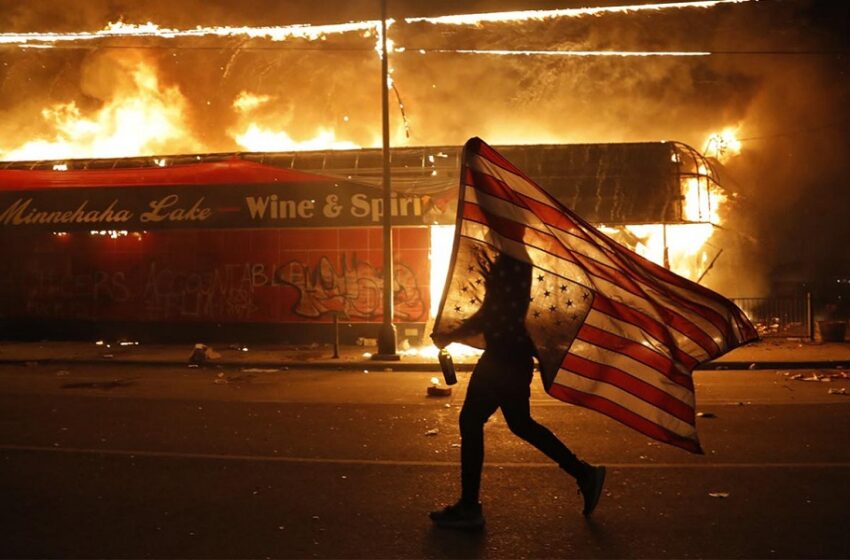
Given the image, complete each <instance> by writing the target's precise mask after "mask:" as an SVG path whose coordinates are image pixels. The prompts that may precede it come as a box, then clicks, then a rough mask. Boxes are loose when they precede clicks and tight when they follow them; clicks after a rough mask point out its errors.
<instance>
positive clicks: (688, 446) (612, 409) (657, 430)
mask: <svg viewBox="0 0 850 560" xmlns="http://www.w3.org/2000/svg"><path fill="white" fill-rule="evenodd" d="M549 393H550V394H551V395H552V396H553V397H556V398H558V399H560V400H562V401H564V402H568V403H573V404H577V405H579V406H583V407H585V408H590V409H592V410H598V411H599V412H602V413H603V414H605V415H606V416H609V417H611V418H613V419H614V420H617V421H618V422H620V423H622V424H625V425H626V426H628V427H630V428H632V429H635V430H637V431H639V432H641V433H643V434H646V435H647V436H649V437H651V438H654V439H657V440H658V441H663V442H664V443H669V444H670V445H675V446H676V447H681V448H682V449H685V450H687V451H690V452H691V453H700V454H701V453H702V448H701V447H700V445H699V442H698V441H697V440H696V437H695V436H694V437H693V438H689V437H685V436H680V435H678V434H675V433H673V432H671V431H670V430H666V429H664V428H662V427H661V426H659V425H658V424H655V423H653V422H651V421H649V420H647V419H646V418H643V417H642V416H639V415H638V414H635V413H634V412H632V411H631V410H629V409H628V408H625V407H624V406H622V405H621V404H618V403H616V402H613V401H610V400H608V399H605V398H602V397H600V396H598V395H593V394H590V393H585V392H582V391H578V390H576V389H573V388H571V387H567V386H564V385H558V384H554V385H552V388H551V389H550V390H549Z"/></svg>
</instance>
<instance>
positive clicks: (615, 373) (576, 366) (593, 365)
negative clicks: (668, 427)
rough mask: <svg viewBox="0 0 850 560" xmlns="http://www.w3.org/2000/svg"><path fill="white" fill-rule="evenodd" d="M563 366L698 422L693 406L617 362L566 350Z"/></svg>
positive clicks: (674, 414)
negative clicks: (578, 354) (596, 358)
mask: <svg viewBox="0 0 850 560" xmlns="http://www.w3.org/2000/svg"><path fill="white" fill-rule="evenodd" d="M561 367H562V368H563V369H566V370H568V371H572V372H574V373H577V374H579V375H581V376H583V377H586V378H588V379H595V380H597V381H601V382H603V383H607V384H608V385H613V386H614V387H617V388H619V389H622V390H623V391H626V392H627V393H629V394H631V395H634V396H635V397H637V398H639V399H641V400H642V401H645V402H647V403H649V404H651V405H652V406H655V407H657V408H659V409H661V410H663V411H664V412H667V413H668V414H671V415H673V416H675V417H676V418H678V419H679V420H681V421H682V422H687V423H688V424H691V425H693V424H694V423H695V422H696V418H695V415H694V409H693V407H691V406H690V405H688V404H686V403H684V402H682V401H680V400H679V399H677V398H676V397H673V396H672V395H669V394H667V393H665V392H664V391H662V390H660V389H658V388H657V387H654V386H653V385H651V384H650V383H647V382H646V381H643V380H641V379H638V378H637V377H635V376H633V375H631V374H630V373H629V372H628V371H624V370H621V369H619V368H616V367H614V366H610V365H605V364H600V363H598V362H594V361H593V360H588V359H587V358H583V357H581V356H576V355H575V354H567V355H566V357H565V358H564V361H563V363H562V364H561Z"/></svg>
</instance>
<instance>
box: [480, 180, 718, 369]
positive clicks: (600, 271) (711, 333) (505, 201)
mask: <svg viewBox="0 0 850 560" xmlns="http://www.w3.org/2000/svg"><path fill="white" fill-rule="evenodd" d="M489 179H492V178H489ZM488 184H490V185H491V186H492V185H496V186H495V187H494V188H495V189H497V190H499V189H501V190H504V188H505V187H504V186H503V185H501V184H498V182H492V181H491V182H489V183H488ZM491 192H492V191H491ZM466 200H467V201H470V200H472V201H474V202H475V203H478V204H480V205H481V206H483V207H485V208H486V211H487V212H488V213H492V214H497V215H500V216H502V217H504V218H506V219H510V220H522V223H523V224H525V225H527V226H528V227H530V228H532V229H533V230H534V233H532V234H533V235H535V237H534V241H531V240H525V241H526V242H533V243H534V244H536V245H538V246H539V247H541V248H542V249H543V250H545V251H547V252H550V253H552V254H554V255H557V256H559V257H561V258H567V259H569V260H571V261H573V262H576V263H577V264H580V265H581V266H582V267H583V268H585V269H586V270H588V272H589V273H590V274H594V275H596V276H601V277H604V278H605V279H607V280H608V281H610V282H611V283H612V284H614V285H615V286H617V288H618V289H626V290H628V291H630V292H631V293H633V294H634V295H636V296H638V297H642V298H644V297H645V291H648V290H651V291H652V292H653V294H654V295H655V296H656V297H655V298H654V300H655V302H656V303H657V304H661V306H662V307H663V308H664V309H666V311H663V312H662V313H663V315H664V317H663V318H664V319H665V320H666V321H669V322H671V323H672V324H673V325H674V326H675V327H676V328H677V329H678V330H681V331H682V332H684V333H685V334H687V335H688V336H689V337H691V338H692V339H694V340H695V341H696V342H698V343H699V344H700V345H701V346H702V347H703V348H704V349H705V350H706V351H707V352H709V353H715V352H717V351H718V350H719V349H720V348H721V347H722V346H723V345H724V344H725V341H726V340H728V339H729V338H730V336H731V334H732V333H730V332H729V322H728V321H727V320H725V319H724V318H723V317H722V316H721V315H720V314H719V313H717V311H716V310H714V309H712V308H709V307H706V306H703V305H699V304H696V303H693V302H691V301H689V300H688V299H686V298H685V297H683V296H682V295H680V294H679V293H677V292H671V291H669V290H666V289H665V286H663V285H660V284H659V283H657V282H656V283H655V285H654V286H651V285H650V284H647V283H645V281H644V278H643V277H641V276H635V275H631V274H629V271H628V269H623V268H615V267H614V266H611V265H610V264H608V263H602V262H599V261H598V260H597V259H596V258H595V257H590V256H589V255H587V254H585V253H582V252H578V251H575V250H573V248H572V247H570V248H569V249H568V247H569V245H565V244H564V242H563V241H562V240H561V239H558V238H557V237H556V236H554V235H552V234H551V230H550V231H544V230H542V228H543V227H546V226H545V224H544V223H543V222H542V221H541V220H540V218H539V217H537V216H535V215H534V214H533V213H531V212H529V211H528V210H526V208H525V207H522V208H518V207H517V206H516V205H515V204H513V203H512V202H511V201H510V200H509V197H505V198H503V197H501V196H497V195H494V197H488V196H486V195H485V196H483V197H481V196H477V195H476V194H475V191H474V189H472V188H471V187H468V188H467V197H466ZM470 203H471V202H466V204H470ZM464 211H465V210H464ZM479 216H480V214H479ZM475 219H476V221H480V222H483V223H486V222H484V221H483V220H482V219H481V218H480V217H477V218H475ZM500 224H501V225H500ZM491 225H492V226H493V227H496V229H497V230H498V229H500V228H505V229H510V230H511V232H512V234H511V235H510V236H509V237H511V238H512V239H514V240H515V241H523V240H522V239H521V238H519V236H518V235H517V234H519V233H520V230H517V229H516V228H515V226H513V225H512V224H510V223H508V222H505V221H501V222H498V223H496V222H493V223H491ZM547 229H549V228H547ZM544 236H545V238H544ZM597 253H598V252H597ZM640 307H641V308H644V309H645V306H640ZM674 310H675V311H674ZM671 313H672V315H670V314H671ZM683 321H686V322H689V323H693V324H694V327H693V328H691V327H689V326H687V325H686V324H685V323H684V322H683ZM702 332H705V335H704V336H703V335H702Z"/></svg>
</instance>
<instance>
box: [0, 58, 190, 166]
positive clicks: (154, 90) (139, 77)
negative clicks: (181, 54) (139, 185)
mask: <svg viewBox="0 0 850 560" xmlns="http://www.w3.org/2000/svg"><path fill="white" fill-rule="evenodd" d="M129 74H130V80H129V82H128V83H126V84H123V85H120V86H119V87H118V91H116V92H115V94H114V95H113V96H112V98H111V99H109V100H108V101H106V103H105V104H104V105H103V106H102V107H101V108H100V109H99V110H97V111H94V112H93V113H91V114H84V113H83V111H82V110H81V109H80V108H79V107H78V106H77V104H76V103H74V102H73V101H71V102H68V103H58V104H56V105H53V106H51V107H47V108H45V109H43V110H42V112H41V115H42V117H43V118H44V120H45V123H46V124H47V125H48V127H49V128H50V129H51V131H52V132H51V135H49V136H47V137H43V138H36V139H33V140H29V141H27V142H25V143H24V144H22V145H20V146H17V147H14V148H11V149H5V150H2V149H0V156H2V158H3V159H5V160H35V159H69V158H93V157H122V156H136V155H154V154H158V153H162V152H163V151H165V150H175V149H177V150H184V151H197V150H198V149H199V148H200V147H201V145H200V143H199V142H198V141H197V140H196V139H195V138H193V137H192V136H191V135H190V134H189V133H187V132H186V131H187V130H189V127H188V126H187V123H186V119H185V109H186V100H185V98H184V97H183V94H182V93H181V92H180V90H179V89H178V88H177V87H163V86H161V85H160V83H159V79H158V78H157V75H156V72H155V71H154V69H153V68H152V67H151V66H149V65H148V64H146V63H144V62H142V63H139V64H137V65H135V66H134V67H132V68H131V69H130V72H129Z"/></svg>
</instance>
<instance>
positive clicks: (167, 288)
mask: <svg viewBox="0 0 850 560" xmlns="http://www.w3.org/2000/svg"><path fill="white" fill-rule="evenodd" d="M252 268H253V267H252V265H251V264H228V265H223V266H217V267H214V268H211V269H208V270H204V271H201V272H198V271H187V270H174V269H172V268H170V267H167V266H166V267H164V266H161V265H159V264H157V262H156V261H153V262H151V264H150V267H149V268H148V271H147V275H146V278H145V282H144V290H143V295H142V305H143V306H144V311H145V315H146V318H148V319H173V318H183V319H193V320H198V319H223V320H247V319H250V318H251V315H252V314H253V312H254V311H256V309H257V306H256V305H255V303H254V285H253V274H252Z"/></svg>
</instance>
